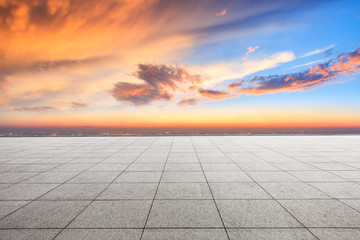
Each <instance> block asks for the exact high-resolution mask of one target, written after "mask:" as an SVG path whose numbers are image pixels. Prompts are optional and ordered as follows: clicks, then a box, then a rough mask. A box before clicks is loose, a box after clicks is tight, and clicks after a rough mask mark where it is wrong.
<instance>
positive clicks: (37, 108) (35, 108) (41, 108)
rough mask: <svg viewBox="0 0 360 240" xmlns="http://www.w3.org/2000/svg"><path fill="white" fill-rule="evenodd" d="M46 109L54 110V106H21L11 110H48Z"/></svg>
mask: <svg viewBox="0 0 360 240" xmlns="http://www.w3.org/2000/svg"><path fill="white" fill-rule="evenodd" d="M48 110H56V108H54V107H51V106H40V107H22V108H15V109H13V110H12V111H14V112H21V111H48Z"/></svg>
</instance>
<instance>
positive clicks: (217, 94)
mask: <svg viewBox="0 0 360 240" xmlns="http://www.w3.org/2000/svg"><path fill="white" fill-rule="evenodd" d="M199 93H200V95H201V96H203V97H206V98H211V99H222V98H226V97H229V93H227V92H225V91H218V90H211V89H199Z"/></svg>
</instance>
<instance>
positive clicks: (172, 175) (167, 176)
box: [161, 172, 206, 182]
mask: <svg viewBox="0 0 360 240" xmlns="http://www.w3.org/2000/svg"><path fill="white" fill-rule="evenodd" d="M161 182H206V179H205V176H204V173H203V172H164V174H163V176H162V178H161Z"/></svg>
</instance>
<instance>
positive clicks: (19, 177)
mask: <svg viewBox="0 0 360 240" xmlns="http://www.w3.org/2000/svg"><path fill="white" fill-rule="evenodd" d="M36 174H37V173H36V172H1V173H0V183H17V182H20V181H23V180H25V179H27V178H30V177H32V176H35V175H36Z"/></svg>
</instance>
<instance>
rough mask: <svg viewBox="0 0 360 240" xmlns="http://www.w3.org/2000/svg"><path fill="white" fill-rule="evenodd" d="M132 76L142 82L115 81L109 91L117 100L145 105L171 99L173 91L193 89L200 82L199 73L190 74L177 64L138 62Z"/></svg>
mask: <svg viewBox="0 0 360 240" xmlns="http://www.w3.org/2000/svg"><path fill="white" fill-rule="evenodd" d="M137 67H138V69H137V70H136V71H135V72H134V73H133V74H132V76H134V77H136V78H138V79H140V80H142V81H144V83H142V84H136V83H127V82H117V83H116V84H115V86H114V88H113V89H112V90H110V91H109V93H110V94H111V95H112V96H113V97H115V99H116V100H118V101H125V102H131V103H133V104H135V105H146V104H150V103H152V102H154V101H166V102H168V101H171V100H172V99H173V97H174V94H173V93H174V92H176V91H182V92H188V91H191V90H192V91H195V90H196V89H197V85H199V84H201V83H202V78H201V76H200V75H192V74H190V73H188V72H187V71H186V70H185V69H184V68H181V67H179V66H176V65H175V66H171V65H162V64H138V66H137Z"/></svg>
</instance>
